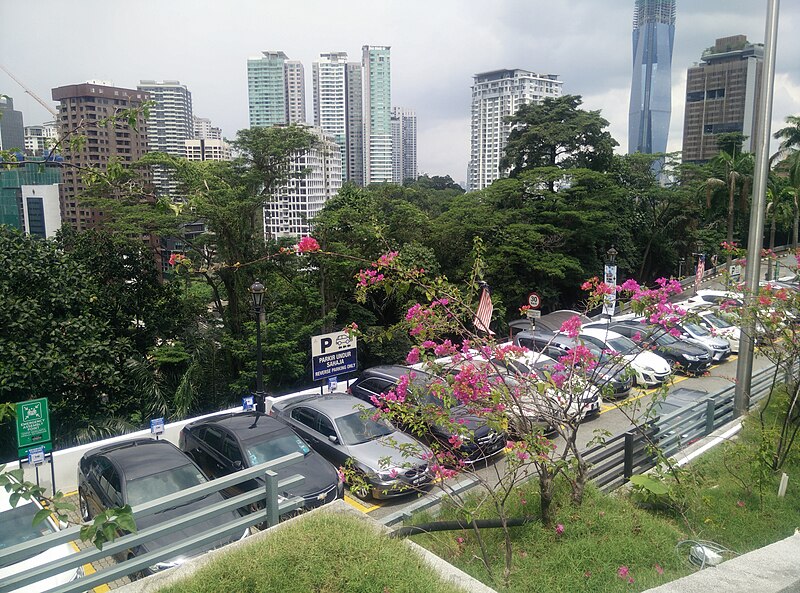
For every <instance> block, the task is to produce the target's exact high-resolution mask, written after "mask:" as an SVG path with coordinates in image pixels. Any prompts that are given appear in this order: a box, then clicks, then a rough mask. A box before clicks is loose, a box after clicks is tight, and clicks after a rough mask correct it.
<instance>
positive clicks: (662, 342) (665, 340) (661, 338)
mask: <svg viewBox="0 0 800 593" xmlns="http://www.w3.org/2000/svg"><path fill="white" fill-rule="evenodd" d="M655 340H656V344H658V345H659V346H671V345H672V344H674V343H675V342H677V341H678V339H677V338H675V336H673V335H671V334H669V333H668V332H666V331H663V332H658V334H656V335H655Z"/></svg>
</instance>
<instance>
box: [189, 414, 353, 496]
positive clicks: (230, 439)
mask: <svg viewBox="0 0 800 593" xmlns="http://www.w3.org/2000/svg"><path fill="white" fill-rule="evenodd" d="M179 447H180V449H181V450H182V451H184V452H186V453H187V454H188V455H189V457H191V458H192V459H193V460H194V461H195V463H197V465H199V466H200V469H201V470H203V474H205V476H206V477H207V478H208V479H210V480H213V479H215V478H221V477H223V476H227V475H229V474H232V473H233V472H236V471H239V470H240V469H243V468H246V467H253V466H255V465H259V464H261V463H266V462H267V461H274V460H276V459H278V458H279V457H283V456H284V455H289V454H290V453H302V454H303V459H301V460H300V461H297V462H296V463H293V464H291V465H288V466H285V467H281V468H278V469H276V470H275V473H277V474H278V477H279V478H285V477H288V476H292V475H294V474H300V475H301V476H303V478H305V479H304V480H303V482H302V483H300V484H298V485H296V486H293V487H292V488H291V490H287V491H285V492H281V493H280V495H281V496H285V497H287V498H288V497H291V496H299V497H301V498H302V499H303V500H304V501H305V505H304V507H303V508H305V509H312V508H314V507H317V506H320V505H322V504H325V503H327V502H331V501H333V500H335V499H337V498H341V497H342V496H343V494H344V483H343V482H342V481H341V480H340V479H339V473H338V472H337V471H336V468H334V467H333V466H332V465H331V464H330V463H329V462H328V461H326V460H325V459H324V458H323V457H322V456H321V455H320V454H319V453H317V452H316V451H314V450H313V449H312V448H311V447H310V446H309V445H308V443H306V442H305V441H304V440H303V439H302V438H300V437H299V436H298V435H297V433H295V432H294V431H293V430H292V429H291V428H289V427H288V426H286V425H285V424H284V423H283V422H279V421H278V420H276V419H275V418H272V417H270V416H266V415H264V414H258V413H256V412H238V413H226V414H221V415H219V416H212V417H210V418H203V419H202V420H196V421H195V422H192V423H190V424H187V425H186V426H185V427H184V428H183V430H181V434H180V439H179ZM263 487H264V480H263V479H260V478H259V479H254V480H248V481H247V482H241V483H239V484H237V485H235V486H233V487H231V488H230V489H229V490H227V491H226V492H225V495H227V496H235V495H237V494H241V493H243V492H246V491H247V490H252V489H253V488H263Z"/></svg>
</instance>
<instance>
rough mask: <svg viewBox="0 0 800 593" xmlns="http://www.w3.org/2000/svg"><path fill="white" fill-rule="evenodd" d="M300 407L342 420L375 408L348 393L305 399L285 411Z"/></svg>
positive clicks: (291, 404) (288, 405) (289, 405)
mask: <svg viewBox="0 0 800 593" xmlns="http://www.w3.org/2000/svg"><path fill="white" fill-rule="evenodd" d="M298 406H304V407H306V408H312V409H314V410H317V411H319V412H324V413H325V414H326V415H328V416H330V417H331V418H341V417H342V416H348V415H350V414H352V413H353V412H361V411H363V410H365V409H369V408H374V406H372V405H371V404H368V403H365V402H364V401H362V400H360V399H358V398H357V397H355V396H352V395H348V394H346V393H335V394H330V395H322V396H319V397H312V398H305V399H302V400H299V401H297V402H290V403H288V404H287V405H286V407H285V408H284V409H286V410H289V409H292V408H296V407H298Z"/></svg>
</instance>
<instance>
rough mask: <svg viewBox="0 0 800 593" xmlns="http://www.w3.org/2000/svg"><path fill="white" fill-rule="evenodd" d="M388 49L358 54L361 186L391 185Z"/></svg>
mask: <svg viewBox="0 0 800 593" xmlns="http://www.w3.org/2000/svg"><path fill="white" fill-rule="evenodd" d="M389 50H390V48H389V47H388V46H382V45H381V46H371V45H365V46H363V47H362V50H361V65H362V69H363V73H362V75H363V89H364V94H363V106H364V107H363V112H364V183H365V184H369V183H390V182H391V181H392V117H391V109H392V85H391V74H392V71H391V63H390V59H389V57H390V56H389Z"/></svg>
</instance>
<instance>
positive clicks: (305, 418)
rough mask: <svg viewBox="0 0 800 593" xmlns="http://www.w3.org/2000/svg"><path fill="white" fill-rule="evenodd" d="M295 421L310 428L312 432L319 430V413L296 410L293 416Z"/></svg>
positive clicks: (301, 409) (306, 409) (305, 409)
mask: <svg viewBox="0 0 800 593" xmlns="http://www.w3.org/2000/svg"><path fill="white" fill-rule="evenodd" d="M291 416H292V418H293V419H294V420H297V421H298V422H299V423H300V424H304V425H305V426H308V427H309V428H311V429H312V430H317V413H316V412H315V411H314V410H311V409H309V408H295V409H294V410H292V414H291Z"/></svg>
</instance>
